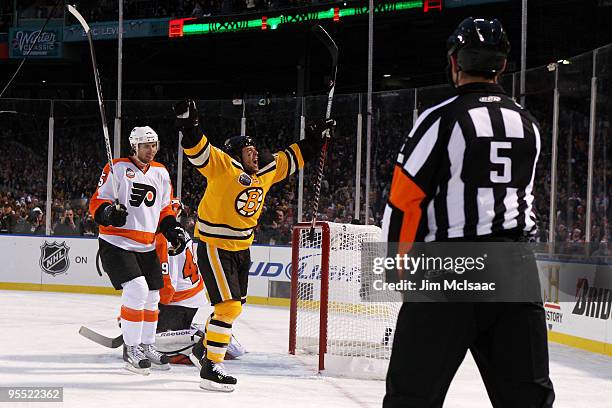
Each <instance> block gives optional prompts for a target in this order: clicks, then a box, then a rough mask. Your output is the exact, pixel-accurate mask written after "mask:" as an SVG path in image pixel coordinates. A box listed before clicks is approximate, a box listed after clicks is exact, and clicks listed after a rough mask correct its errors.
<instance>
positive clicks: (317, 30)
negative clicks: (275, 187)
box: [310, 25, 338, 241]
mask: <svg viewBox="0 0 612 408" xmlns="http://www.w3.org/2000/svg"><path fill="white" fill-rule="evenodd" d="M312 31H313V33H314V34H315V35H316V36H317V38H318V39H319V40H320V41H321V42H322V43H323V45H325V47H326V48H327V50H328V51H329V54H330V55H331V58H332V75H331V80H330V82H329V93H328V95H327V108H326V110H325V119H329V118H330V117H331V109H332V102H333V99H334V90H335V89H336V74H337V73H338V46H337V45H336V43H335V42H334V40H333V39H332V38H331V37H330V36H329V34H328V33H327V31H325V29H324V28H323V27H321V26H320V25H316V26H314V27H312ZM328 145H329V138H326V139H325V142H324V143H323V147H321V155H320V156H319V168H318V171H317V178H316V181H315V196H314V200H313V202H312V226H311V228H310V240H311V241H313V240H314V232H315V225H316V223H317V211H319V198H320V197H321V181H323V169H324V167H325V156H326V155H327V147H328Z"/></svg>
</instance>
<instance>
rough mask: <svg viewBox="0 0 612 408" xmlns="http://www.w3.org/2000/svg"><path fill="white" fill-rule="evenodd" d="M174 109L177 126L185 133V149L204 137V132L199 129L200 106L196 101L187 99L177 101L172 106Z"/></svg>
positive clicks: (182, 141) (183, 142) (183, 144)
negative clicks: (197, 105) (198, 106)
mask: <svg viewBox="0 0 612 408" xmlns="http://www.w3.org/2000/svg"><path fill="white" fill-rule="evenodd" d="M172 110H173V111H174V114H175V115H176V127H177V128H178V129H179V130H180V131H181V133H183V139H182V140H181V145H182V146H183V148H184V149H189V148H192V147H194V146H195V145H197V144H198V143H199V142H200V139H201V138H202V133H201V132H200V130H199V129H200V127H199V125H200V120H199V118H198V108H197V107H196V103H195V101H194V100H192V99H185V100H184V101H180V102H177V103H175V104H174V105H173V106H172Z"/></svg>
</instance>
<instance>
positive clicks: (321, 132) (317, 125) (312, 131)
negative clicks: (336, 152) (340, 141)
mask: <svg viewBox="0 0 612 408" xmlns="http://www.w3.org/2000/svg"><path fill="white" fill-rule="evenodd" d="M335 130H336V121H335V120H333V119H326V120H318V121H315V122H310V123H307V124H306V140H309V141H310V143H313V144H317V145H318V146H319V148H321V146H323V143H324V142H325V140H326V139H329V138H331V137H333V136H334V131H335Z"/></svg>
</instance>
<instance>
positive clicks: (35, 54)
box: [9, 27, 62, 58]
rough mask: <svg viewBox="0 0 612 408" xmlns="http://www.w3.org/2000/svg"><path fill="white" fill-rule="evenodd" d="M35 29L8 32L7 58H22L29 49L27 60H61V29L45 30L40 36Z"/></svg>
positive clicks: (19, 29)
mask: <svg viewBox="0 0 612 408" xmlns="http://www.w3.org/2000/svg"><path fill="white" fill-rule="evenodd" d="M39 31H40V30H37V29H35V28H20V27H17V28H11V29H10V31H9V57H10V58H23V57H24V56H25V55H26V54H27V53H28V51H29V50H30V48H31V49H32V51H30V54H29V58H62V30H61V28H47V29H45V31H43V32H42V33H41V34H40V37H39V38H38V41H36V44H34V41H35V40H36V36H37V35H38V33H39Z"/></svg>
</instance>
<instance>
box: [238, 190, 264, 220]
mask: <svg viewBox="0 0 612 408" xmlns="http://www.w3.org/2000/svg"><path fill="white" fill-rule="evenodd" d="M263 196H264V194H263V189H261V188H259V187H253V188H247V189H246V190H243V191H242V192H241V193H240V194H238V197H237V198H236V211H238V213H239V214H240V215H243V216H245V217H252V216H253V215H255V213H256V212H257V210H259V207H261V203H262V202H263Z"/></svg>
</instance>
